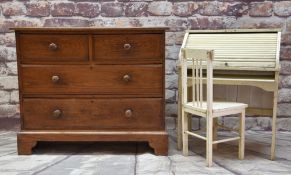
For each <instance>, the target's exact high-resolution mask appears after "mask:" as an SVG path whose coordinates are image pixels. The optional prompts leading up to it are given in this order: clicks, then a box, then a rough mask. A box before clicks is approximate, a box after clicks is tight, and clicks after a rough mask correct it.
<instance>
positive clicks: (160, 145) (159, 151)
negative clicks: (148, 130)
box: [149, 136, 168, 156]
mask: <svg viewBox="0 0 291 175" xmlns="http://www.w3.org/2000/svg"><path fill="white" fill-rule="evenodd" d="M149 145H150V147H152V148H153V149H154V152H155V154H156V155H157V156H167V155H168V137H167V136H162V137H156V138H155V139H151V140H149Z"/></svg>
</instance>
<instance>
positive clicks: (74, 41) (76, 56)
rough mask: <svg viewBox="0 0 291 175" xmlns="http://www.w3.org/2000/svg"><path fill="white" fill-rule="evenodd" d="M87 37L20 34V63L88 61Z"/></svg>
mask: <svg viewBox="0 0 291 175" xmlns="http://www.w3.org/2000/svg"><path fill="white" fill-rule="evenodd" d="M88 43H89V42H88V36H87V35H60V34H22V35H19V49H20V57H21V59H20V60H21V62H22V63H33V62H40V63H41V62H64V61H65V62H80V61H86V60H88V57H89V56H88V55H89V54H88V51H89V48H88Z"/></svg>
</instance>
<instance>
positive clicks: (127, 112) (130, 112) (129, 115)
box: [124, 109, 132, 117]
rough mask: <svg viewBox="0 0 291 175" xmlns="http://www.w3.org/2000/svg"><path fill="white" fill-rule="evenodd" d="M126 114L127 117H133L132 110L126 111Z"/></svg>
mask: <svg viewBox="0 0 291 175" xmlns="http://www.w3.org/2000/svg"><path fill="white" fill-rule="evenodd" d="M124 114H125V117H132V109H127V110H125V112H124Z"/></svg>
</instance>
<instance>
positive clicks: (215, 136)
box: [213, 117, 218, 150]
mask: <svg viewBox="0 0 291 175" xmlns="http://www.w3.org/2000/svg"><path fill="white" fill-rule="evenodd" d="M217 122H218V118H217V117H216V118H214V119H213V141H215V140H217ZM217 146H218V144H213V149H214V150H216V149H217Z"/></svg>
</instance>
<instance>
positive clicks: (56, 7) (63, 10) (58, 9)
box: [51, 2, 75, 16]
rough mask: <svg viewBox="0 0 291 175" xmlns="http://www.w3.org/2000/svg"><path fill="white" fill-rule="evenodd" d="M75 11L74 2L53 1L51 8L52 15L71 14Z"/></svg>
mask: <svg viewBox="0 0 291 175" xmlns="http://www.w3.org/2000/svg"><path fill="white" fill-rule="evenodd" d="M74 11H75V5H74V3H70V2H68V3H65V2H61V3H55V4H53V8H52V10H51V14H52V16H73V15H74Z"/></svg>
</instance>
